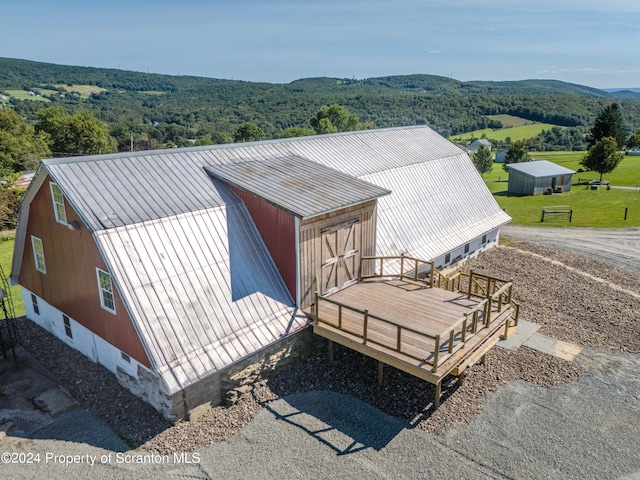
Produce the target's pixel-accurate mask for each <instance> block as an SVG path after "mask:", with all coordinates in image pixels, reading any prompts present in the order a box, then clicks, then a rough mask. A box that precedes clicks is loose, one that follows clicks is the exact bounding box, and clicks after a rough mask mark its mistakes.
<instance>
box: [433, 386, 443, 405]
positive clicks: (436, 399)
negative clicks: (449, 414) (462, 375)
mask: <svg viewBox="0 0 640 480" xmlns="http://www.w3.org/2000/svg"><path fill="white" fill-rule="evenodd" d="M441 392H442V381H440V382H437V383H436V393H435V395H434V396H433V409H434V410H437V409H438V407H439V406H440V393H441Z"/></svg>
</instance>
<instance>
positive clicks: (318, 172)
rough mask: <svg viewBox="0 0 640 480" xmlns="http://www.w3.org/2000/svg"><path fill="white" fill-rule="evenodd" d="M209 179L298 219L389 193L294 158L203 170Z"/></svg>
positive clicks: (296, 157)
mask: <svg viewBox="0 0 640 480" xmlns="http://www.w3.org/2000/svg"><path fill="white" fill-rule="evenodd" d="M205 170H206V171H207V172H208V173H209V174H210V175H212V176H214V177H216V178H219V179H220V180H223V181H225V182H226V183H228V184H230V185H233V186H234V187H237V188H240V189H242V190H245V191H247V192H249V193H251V194H253V195H255V196H257V197H260V198H262V199H263V200H266V201H267V202H268V203H271V204H273V205H275V206H277V207H279V208H281V209H282V210H285V211H287V212H289V213H291V214H293V215H295V216H296V217H299V218H309V217H314V216H316V215H321V214H325V213H328V212H331V211H334V210H338V209H340V208H345V207H348V206H351V205H356V204H359V203H362V202H366V201H369V200H373V199H375V198H378V197H381V196H383V195H388V194H389V193H391V192H390V191H389V190H386V189H384V188H380V187H378V186H377V185H374V184H372V183H369V182H365V181H363V180H360V179H359V178H357V177H354V176H352V175H348V174H346V173H342V172H340V171H339V170H335V169H333V168H329V167H326V166H324V165H322V164H320V163H317V162H312V161H311V160H307V159H305V158H301V157H299V156H297V155H289V156H286V157H278V158H270V159H267V160H254V161H249V162H241V163H231V164H224V165H214V166H209V167H205Z"/></svg>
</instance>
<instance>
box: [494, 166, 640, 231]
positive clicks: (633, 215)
mask: <svg viewBox="0 0 640 480" xmlns="http://www.w3.org/2000/svg"><path fill="white" fill-rule="evenodd" d="M507 185H508V182H507V181H506V174H504V172H503V175H502V181H497V180H493V181H488V182H487V187H489V190H490V191H491V192H492V193H493V196H494V198H495V199H496V201H497V202H498V205H500V207H502V208H503V209H504V210H505V211H506V212H507V214H508V215H509V216H510V217H511V218H512V219H513V222H512V223H513V224H514V225H531V226H571V227H598V228H624V227H637V226H640V192H638V191H633V190H616V189H611V190H606V189H603V190H588V189H586V187H585V186H574V187H573V188H572V189H571V191H569V192H565V193H563V194H559V195H557V194H556V195H536V196H527V197H521V196H513V195H509V194H507ZM553 205H570V206H571V208H572V209H573V219H572V221H571V223H569V222H568V221H566V220H561V219H551V220H547V219H546V218H545V221H544V223H540V214H541V211H542V207H546V206H553ZM625 208H628V209H629V210H628V214H627V220H624V212H625Z"/></svg>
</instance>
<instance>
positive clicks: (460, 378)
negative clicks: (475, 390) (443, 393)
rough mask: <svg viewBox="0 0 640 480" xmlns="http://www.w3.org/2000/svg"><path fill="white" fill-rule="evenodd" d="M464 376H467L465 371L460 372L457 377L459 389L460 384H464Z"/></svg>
mask: <svg viewBox="0 0 640 480" xmlns="http://www.w3.org/2000/svg"><path fill="white" fill-rule="evenodd" d="M466 376H467V372H466V370H465V371H464V372H460V375H458V387H461V386H462V384H464V379H465V377H466Z"/></svg>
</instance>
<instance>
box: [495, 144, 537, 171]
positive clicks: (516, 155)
mask: <svg viewBox="0 0 640 480" xmlns="http://www.w3.org/2000/svg"><path fill="white" fill-rule="evenodd" d="M529 161H531V157H530V156H529V147H528V146H527V142H526V141H525V140H516V141H515V142H513V143H512V144H511V145H510V146H509V149H508V150H507V154H506V156H505V158H504V165H503V166H502V168H504V169H505V170H506V171H509V169H508V168H507V165H509V164H510V163H522V162H529Z"/></svg>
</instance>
